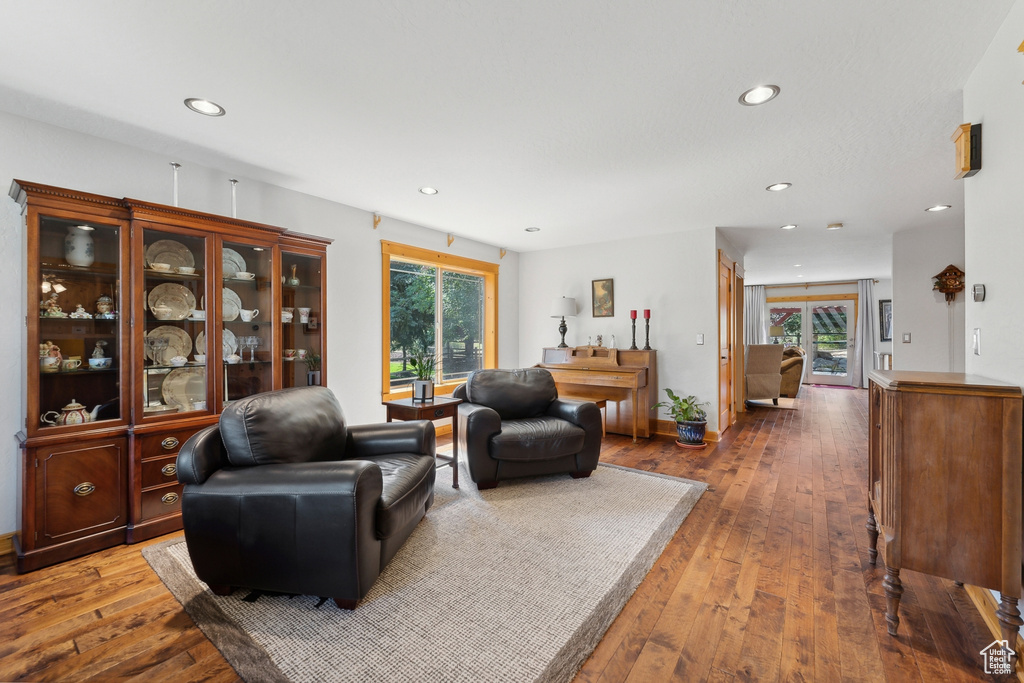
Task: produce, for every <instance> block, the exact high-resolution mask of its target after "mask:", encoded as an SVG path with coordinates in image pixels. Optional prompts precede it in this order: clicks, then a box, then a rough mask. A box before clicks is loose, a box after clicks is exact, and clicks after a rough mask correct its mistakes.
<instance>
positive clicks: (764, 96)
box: [740, 85, 779, 107]
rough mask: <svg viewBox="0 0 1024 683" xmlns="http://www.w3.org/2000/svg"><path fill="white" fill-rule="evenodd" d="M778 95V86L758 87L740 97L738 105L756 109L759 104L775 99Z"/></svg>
mask: <svg viewBox="0 0 1024 683" xmlns="http://www.w3.org/2000/svg"><path fill="white" fill-rule="evenodd" d="M778 94H779V86H777V85H759V86H757V87H756V88H751V89H750V90H748V91H747V92H745V93H743V94H742V95H740V104H742V105H744V106H747V107H756V106H757V105H759V104H764V103H765V102H768V101H770V100H773V99H775V96H776V95H778Z"/></svg>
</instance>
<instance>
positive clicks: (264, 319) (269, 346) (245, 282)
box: [220, 240, 275, 403]
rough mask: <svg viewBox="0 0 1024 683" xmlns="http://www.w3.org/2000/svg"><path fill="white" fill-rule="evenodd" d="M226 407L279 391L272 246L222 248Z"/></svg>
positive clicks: (226, 244) (227, 243) (231, 245)
mask: <svg viewBox="0 0 1024 683" xmlns="http://www.w3.org/2000/svg"><path fill="white" fill-rule="evenodd" d="M220 252H221V282H220V285H221V341H222V346H223V351H224V360H225V364H224V366H223V367H224V401H225V403H229V402H231V401H234V400H237V399H239V398H244V397H245V396H250V395H252V394H257V393H260V392H263V391H270V390H271V389H273V388H274V367H275V365H274V362H273V359H274V352H273V348H274V344H275V339H274V325H273V319H272V316H271V311H272V310H274V301H273V296H274V293H273V288H272V287H271V286H270V284H271V280H270V278H271V275H272V274H273V272H274V270H275V267H274V249H273V248H272V245H269V244H267V245H263V244H254V243H246V242H238V241H227V240H225V241H223V242H222V243H221V250H220Z"/></svg>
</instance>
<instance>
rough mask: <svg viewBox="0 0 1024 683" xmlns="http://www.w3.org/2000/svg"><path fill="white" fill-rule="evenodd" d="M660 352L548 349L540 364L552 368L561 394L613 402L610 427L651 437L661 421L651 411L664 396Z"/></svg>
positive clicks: (609, 407)
mask: <svg viewBox="0 0 1024 683" xmlns="http://www.w3.org/2000/svg"><path fill="white" fill-rule="evenodd" d="M656 354H657V352H656V351H654V350H650V351H639V350H630V349H609V348H607V347H603V346H576V347H572V346H570V347H567V348H564V349H556V348H545V349H544V352H543V356H542V359H541V362H540V363H539V364H537V366H536V367H540V368H545V369H547V370H549V371H550V372H551V374H552V376H553V377H554V378H555V386H556V387H557V388H558V395H559V396H560V397H564V398H580V399H591V400H598V399H604V400H605V401H607V409H606V416H605V420H606V423H607V426H606V429H607V431H609V432H613V433H615V434H625V435H627V436H632V437H633V441H636V439H637V437H638V436H642V437H644V438H648V437H650V436H651V434H653V433H654V428H653V425H654V424H655V421H656V420H657V415H655V414H654V413H653V412H652V411H651V405H652V403H656V402H657V401H656V400H652V399H653V398H654V397H656V396H657V394H658V379H657V367H656V363H657V356H656Z"/></svg>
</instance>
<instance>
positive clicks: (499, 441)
mask: <svg viewBox="0 0 1024 683" xmlns="http://www.w3.org/2000/svg"><path fill="white" fill-rule="evenodd" d="M585 438H586V432H585V431H583V429H582V428H580V427H577V426H576V425H574V424H572V423H571V422H566V421H565V420H562V419H559V418H557V417H550V416H543V417H535V418H531V419H527V420H503V421H502V423H501V433H500V434H496V435H494V436H493V437H491V441H490V443H489V444H488V453H489V454H490V456H491V457H492V458H494V459H495V460H519V461H529V460H551V459H554V458H561V457H563V456H566V455H575V454H576V453H579V452H580V451H581V450H582V449H583V441H584V439H585Z"/></svg>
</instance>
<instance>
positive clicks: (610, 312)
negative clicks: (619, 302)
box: [590, 278, 615, 318]
mask: <svg viewBox="0 0 1024 683" xmlns="http://www.w3.org/2000/svg"><path fill="white" fill-rule="evenodd" d="M590 294H591V298H592V302H593V304H592V305H593V310H594V317H595V318H613V317H615V290H614V288H613V286H612V278H606V279H604V280H593V281H592V282H591V284H590Z"/></svg>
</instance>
